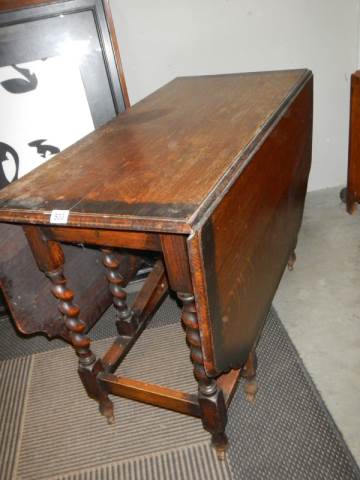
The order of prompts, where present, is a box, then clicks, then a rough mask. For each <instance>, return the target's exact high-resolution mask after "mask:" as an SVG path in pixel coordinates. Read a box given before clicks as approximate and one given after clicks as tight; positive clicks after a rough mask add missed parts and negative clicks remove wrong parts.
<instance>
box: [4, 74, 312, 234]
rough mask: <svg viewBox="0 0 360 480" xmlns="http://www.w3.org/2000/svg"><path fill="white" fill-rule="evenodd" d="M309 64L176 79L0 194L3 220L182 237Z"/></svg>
mask: <svg viewBox="0 0 360 480" xmlns="http://www.w3.org/2000/svg"><path fill="white" fill-rule="evenodd" d="M309 76H310V73H309V72H308V71H307V70H292V71H280V72H263V73H251V74H232V75H216V76H202V77H183V78H178V79H175V80H174V81H172V82H170V83H169V84H167V85H166V86H165V87H163V88H161V89H160V90H158V91H157V92H155V93H154V94H152V95H150V96H149V97H147V98H146V99H144V100H143V101H141V102H139V103H138V104H137V105H135V106H134V107H133V108H132V109H131V110H130V111H128V112H124V113H122V114H120V115H119V116H118V117H117V118H116V119H114V120H113V121H111V122H109V123H108V124H107V125H105V126H104V127H102V128H100V129H99V130H97V131H95V132H93V133H91V134H90V135H88V136H87V137H85V138H84V139H82V140H81V141H79V142H78V143H76V144H75V145H73V146H71V147H69V148H68V149H66V150H65V151H64V152H62V153H60V154H58V155H57V156H56V157H55V158H54V159H53V160H50V161H49V162H48V163H46V164H45V165H43V166H41V167H40V168H38V169H36V170H34V171H33V172H31V173H30V174H28V175H26V176H25V177H23V178H22V179H20V180H18V181H16V182H14V183H13V184H11V185H9V186H8V187H7V188H5V189H4V190H2V191H1V192H0V221H7V220H10V221H14V220H15V221H19V222H25V223H42V224H49V217H50V212H51V211H52V210H53V209H65V210H70V216H69V220H68V224H69V225H73V226H83V227H84V226H87V227H95V228H117V229H128V230H144V229H147V230H152V231H162V232H164V231H169V232H174V233H189V232H191V227H192V225H193V224H194V223H196V221H197V220H198V219H199V218H203V217H204V214H203V212H204V211H205V210H210V211H211V209H212V208H214V207H215V205H216V204H217V202H219V201H220V199H221V198H222V196H223V195H224V193H225V191H226V188H227V187H228V186H229V184H231V182H232V179H233V178H235V177H236V176H237V175H238V174H239V169H240V168H241V166H242V165H243V166H244V165H245V163H246V159H247V156H246V152H247V151H248V150H249V148H255V146H256V144H257V143H258V142H260V141H261V139H262V138H263V136H264V135H265V134H266V132H267V131H269V129H270V128H271V125H272V124H273V122H274V121H275V119H276V117H277V116H278V115H280V114H281V112H283V111H284V110H285V109H286V105H287V102H288V101H289V99H291V98H292V96H293V95H294V92H296V91H297V90H298V89H299V88H300V87H301V85H302V84H303V83H304V81H306V79H307V78H309Z"/></svg>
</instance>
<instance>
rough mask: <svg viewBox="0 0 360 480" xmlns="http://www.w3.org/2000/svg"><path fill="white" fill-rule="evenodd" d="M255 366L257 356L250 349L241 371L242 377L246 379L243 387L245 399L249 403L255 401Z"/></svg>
mask: <svg viewBox="0 0 360 480" xmlns="http://www.w3.org/2000/svg"><path fill="white" fill-rule="evenodd" d="M256 368H257V356H256V353H255V351H251V352H250V353H249V357H248V359H247V361H246V363H245V365H244V367H243V369H242V372H241V375H242V377H244V378H245V379H246V383H245V387H244V389H245V393H246V400H247V401H248V402H249V403H255V396H256V393H257V389H258V388H257V381H256Z"/></svg>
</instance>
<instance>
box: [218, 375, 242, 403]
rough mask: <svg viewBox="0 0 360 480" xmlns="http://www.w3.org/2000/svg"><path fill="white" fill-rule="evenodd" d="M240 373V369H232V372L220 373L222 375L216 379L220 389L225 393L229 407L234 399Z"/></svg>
mask: <svg viewBox="0 0 360 480" xmlns="http://www.w3.org/2000/svg"><path fill="white" fill-rule="evenodd" d="M240 375H241V370H240V369H238V370H230V372H228V373H224V374H223V375H220V377H219V378H217V379H216V383H217V385H218V387H219V389H220V390H222V392H223V394H224V399H225V403H226V407H227V408H228V407H229V405H230V403H231V400H232V399H233V396H234V394H235V391H236V387H237V384H238V381H239V379H240Z"/></svg>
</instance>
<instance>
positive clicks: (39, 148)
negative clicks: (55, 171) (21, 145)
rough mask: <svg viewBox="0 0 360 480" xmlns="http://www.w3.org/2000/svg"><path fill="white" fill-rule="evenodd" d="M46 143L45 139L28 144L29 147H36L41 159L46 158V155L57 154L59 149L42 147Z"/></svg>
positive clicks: (50, 146)
mask: <svg viewBox="0 0 360 480" xmlns="http://www.w3.org/2000/svg"><path fill="white" fill-rule="evenodd" d="M44 142H46V139H45V138H43V139H40V140H34V141H33V142H30V143H28V145H29V147H36V151H37V153H38V154H39V155H41V156H42V157H43V158H46V157H47V155H54V154H55V153H59V152H60V149H59V148H58V147H55V146H54V145H43V143H44Z"/></svg>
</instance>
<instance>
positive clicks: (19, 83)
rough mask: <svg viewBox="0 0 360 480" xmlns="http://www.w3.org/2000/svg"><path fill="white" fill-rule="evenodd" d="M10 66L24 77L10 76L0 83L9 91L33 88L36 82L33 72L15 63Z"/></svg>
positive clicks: (26, 90) (18, 91) (17, 91)
mask: <svg viewBox="0 0 360 480" xmlns="http://www.w3.org/2000/svg"><path fill="white" fill-rule="evenodd" d="M12 68H13V69H14V70H16V71H17V72H18V73H20V74H21V75H22V76H23V77H25V79H24V78H18V77H17V78H10V79H9V80H4V81H3V82H0V84H1V85H2V86H3V87H4V88H5V90H7V91H8V92H10V93H26V92H31V91H32V90H35V88H36V87H37V84H38V80H37V77H36V75H35V73H30V70H29V69H27V68H21V67H18V66H16V65H12Z"/></svg>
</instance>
